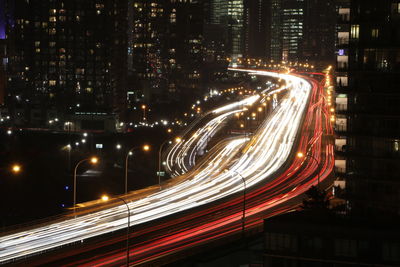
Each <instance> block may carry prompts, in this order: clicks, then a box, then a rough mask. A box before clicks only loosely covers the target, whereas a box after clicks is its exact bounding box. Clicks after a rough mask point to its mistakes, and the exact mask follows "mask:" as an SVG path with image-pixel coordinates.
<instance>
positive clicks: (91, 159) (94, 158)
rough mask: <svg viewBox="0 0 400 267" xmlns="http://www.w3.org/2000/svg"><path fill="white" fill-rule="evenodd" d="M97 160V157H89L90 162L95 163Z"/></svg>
mask: <svg viewBox="0 0 400 267" xmlns="http://www.w3.org/2000/svg"><path fill="white" fill-rule="evenodd" d="M98 162H99V159H98V158H97V157H91V158H90V163H92V164H97V163H98Z"/></svg>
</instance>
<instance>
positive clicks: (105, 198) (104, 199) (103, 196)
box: [101, 195, 110, 201]
mask: <svg viewBox="0 0 400 267" xmlns="http://www.w3.org/2000/svg"><path fill="white" fill-rule="evenodd" d="M109 199H110V198H109V197H108V196H107V195H102V196H101V200H103V201H108V200H109Z"/></svg>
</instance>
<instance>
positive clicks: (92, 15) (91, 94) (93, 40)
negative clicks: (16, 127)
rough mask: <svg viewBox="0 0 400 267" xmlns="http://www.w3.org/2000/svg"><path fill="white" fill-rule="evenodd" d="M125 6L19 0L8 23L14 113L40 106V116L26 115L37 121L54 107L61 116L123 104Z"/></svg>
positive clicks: (105, 0) (101, 1) (108, 0)
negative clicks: (12, 22)
mask: <svg viewBox="0 0 400 267" xmlns="http://www.w3.org/2000/svg"><path fill="white" fill-rule="evenodd" d="M126 8H127V6H126V4H124V1H114V0H98V1H97V0H93V1H92V0H90V1H84V2H82V1H63V0H45V1H39V0H36V1H35V0H33V1H21V0H18V1H15V9H14V21H15V25H14V27H9V28H8V36H9V44H10V51H9V54H10V57H9V70H8V72H9V79H8V88H10V90H9V91H8V93H9V97H10V98H11V99H13V101H12V103H10V105H11V106H12V107H13V110H14V116H23V112H22V111H27V110H36V111H35V113H37V114H38V116H34V117H38V118H37V120H36V118H35V121H33V120H32V116H26V115H25V118H24V121H25V122H26V123H34V124H37V123H43V122H44V121H46V120H47V118H46V117H47V116H46V114H45V113H46V112H47V110H49V109H54V110H56V113H57V114H58V115H57V116H64V115H65V114H68V113H73V112H75V111H91V112H96V111H105V112H117V113H118V112H121V111H122V110H124V108H125V93H124V91H125V86H126V52H125V51H126V50H127V49H126V46H127V41H126ZM11 47H12V48H11ZM15 100H17V101H15ZM18 114H20V115H18ZM40 121H41V122H40Z"/></svg>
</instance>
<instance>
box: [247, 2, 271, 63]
mask: <svg viewBox="0 0 400 267" xmlns="http://www.w3.org/2000/svg"><path fill="white" fill-rule="evenodd" d="M243 5H244V12H243V23H244V26H243V27H244V38H243V39H244V45H243V48H244V52H243V55H244V57H247V58H262V59H264V60H265V59H266V60H269V59H270V56H271V51H270V49H271V24H270V23H269V21H270V20H271V5H270V4H269V1H266V0H258V1H253V0H245V1H244V3H243Z"/></svg>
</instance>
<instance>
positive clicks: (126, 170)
mask: <svg viewBox="0 0 400 267" xmlns="http://www.w3.org/2000/svg"><path fill="white" fill-rule="evenodd" d="M139 148H142V150H143V151H149V150H150V146H149V145H144V146H142V147H138V146H135V147H132V148H131V149H129V150H128V153H127V154H126V157H125V194H127V193H128V158H129V156H130V155H132V154H133V151H135V150H136V149H139Z"/></svg>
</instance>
